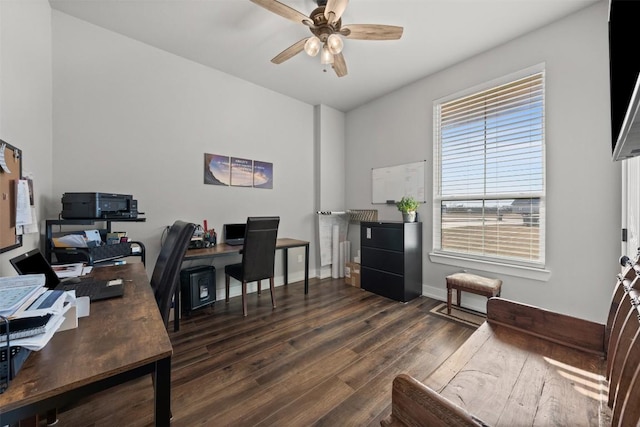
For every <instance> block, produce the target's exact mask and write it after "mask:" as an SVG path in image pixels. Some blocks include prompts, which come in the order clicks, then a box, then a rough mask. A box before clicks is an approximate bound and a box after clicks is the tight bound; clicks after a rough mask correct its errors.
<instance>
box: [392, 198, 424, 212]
mask: <svg viewBox="0 0 640 427" xmlns="http://www.w3.org/2000/svg"><path fill="white" fill-rule="evenodd" d="M418 206H420V204H419V203H418V202H417V201H416V199H414V198H413V197H403V198H402V199H400V201H399V202H396V207H397V208H398V210H399V211H400V212H403V213H407V212H415V211H416V209H418Z"/></svg>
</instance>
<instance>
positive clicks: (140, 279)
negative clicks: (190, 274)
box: [0, 263, 173, 426]
mask: <svg viewBox="0 0 640 427" xmlns="http://www.w3.org/2000/svg"><path fill="white" fill-rule="evenodd" d="M91 274H92V275H93V276H95V277H96V279H99V280H100V279H108V278H110V277H114V276H118V277H122V278H124V279H125V292H124V297H123V298H113V299H109V300H104V301H99V302H94V303H92V304H91V314H90V316H89V317H85V318H81V319H79V325H78V327H77V328H75V329H70V330H66V331H62V332H58V333H56V334H55V335H54V336H53V338H52V339H51V340H50V341H49V343H48V344H47V345H46V346H45V347H44V348H43V349H42V350H40V351H37V352H33V353H31V355H30V356H29V358H28V359H27V360H26V361H25V363H24V365H23V367H22V369H21V371H20V372H19V373H18V375H17V376H16V378H15V379H14V380H13V381H12V382H11V384H10V386H9V388H8V389H7V390H6V391H5V392H4V393H3V394H0V425H6V424H13V423H15V422H18V421H19V420H22V419H26V418H29V417H32V416H34V415H36V414H42V413H45V412H48V411H50V410H52V409H54V408H62V407H64V405H66V404H68V403H69V402H73V401H75V400H77V399H79V398H80V397H83V396H86V395H88V394H91V393H95V392H97V391H101V390H105V389H107V388H109V387H112V386H114V385H117V384H121V383H123V382H126V381H129V380H132V379H135V378H138V377H141V376H143V375H147V374H151V375H152V376H153V378H154V384H155V395H154V399H155V414H154V415H155V425H157V426H168V425H169V420H170V403H171V399H170V396H171V354H172V352H173V349H172V347H171V342H170V341H169V336H168V334H167V331H166V329H165V327H164V323H163V321H162V318H161V316H160V312H159V310H158V307H157V304H156V301H155V297H154V295H153V291H152V289H151V287H150V286H149V280H148V277H147V273H146V271H145V269H144V265H143V264H142V263H133V264H125V265H120V266H110V267H99V268H94V270H93V272H92V273H91Z"/></svg>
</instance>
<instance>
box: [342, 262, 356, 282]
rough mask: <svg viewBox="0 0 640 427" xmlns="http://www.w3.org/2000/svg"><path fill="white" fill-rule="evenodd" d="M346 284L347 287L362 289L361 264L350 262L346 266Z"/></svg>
mask: <svg viewBox="0 0 640 427" xmlns="http://www.w3.org/2000/svg"><path fill="white" fill-rule="evenodd" d="M344 282H345V283H346V284H347V285H351V286H355V287H357V288H359V287H360V264H358V263H357V262H348V263H346V264H345V266H344Z"/></svg>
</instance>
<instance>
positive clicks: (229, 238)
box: [222, 223, 247, 245]
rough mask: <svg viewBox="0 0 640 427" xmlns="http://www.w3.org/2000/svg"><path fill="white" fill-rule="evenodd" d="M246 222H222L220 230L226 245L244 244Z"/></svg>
mask: <svg viewBox="0 0 640 427" xmlns="http://www.w3.org/2000/svg"><path fill="white" fill-rule="evenodd" d="M246 229H247V224H246V223H243V224H224V225H223V226H222V232H223V234H224V242H225V243H226V244H228V245H242V244H244V234H245V230H246Z"/></svg>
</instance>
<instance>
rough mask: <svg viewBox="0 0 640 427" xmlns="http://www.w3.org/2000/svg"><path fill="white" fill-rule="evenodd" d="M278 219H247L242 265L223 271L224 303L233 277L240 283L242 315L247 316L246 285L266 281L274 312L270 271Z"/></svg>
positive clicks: (273, 293) (272, 263) (228, 266)
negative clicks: (267, 280)
mask: <svg viewBox="0 0 640 427" xmlns="http://www.w3.org/2000/svg"><path fill="white" fill-rule="evenodd" d="M279 223H280V217H249V218H247V228H246V230H245V236H244V247H243V248H242V252H241V253H242V263H240V264H232V265H227V266H225V268H224V274H225V290H226V302H227V303H228V302H229V282H230V277H233V278H235V279H237V280H239V281H240V282H242V314H243V315H244V316H246V315H247V283H248V282H255V281H258V283H259V281H260V280H263V279H269V288H270V289H271V304H272V305H273V308H276V296H275V292H274V284H273V270H274V263H275V258H276V239H277V237H278V224H279Z"/></svg>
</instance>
